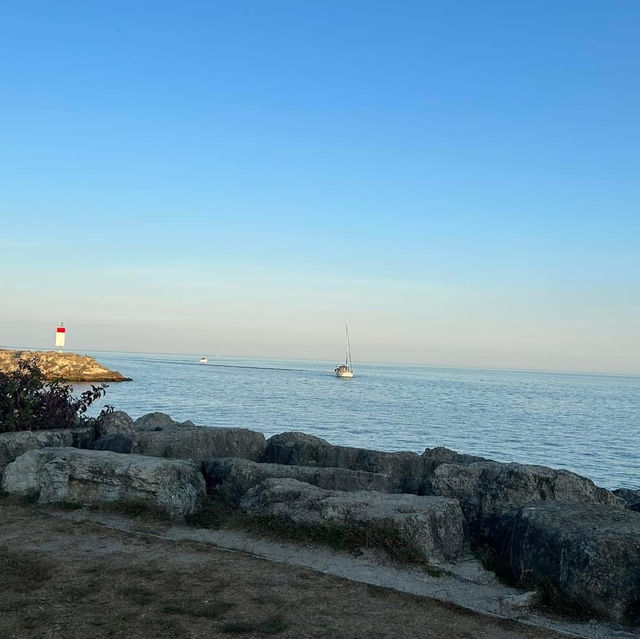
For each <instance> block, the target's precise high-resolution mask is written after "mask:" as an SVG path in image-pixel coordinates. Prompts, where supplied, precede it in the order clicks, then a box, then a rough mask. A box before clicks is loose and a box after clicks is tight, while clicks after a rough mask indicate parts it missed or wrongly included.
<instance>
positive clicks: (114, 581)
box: [0, 500, 564, 639]
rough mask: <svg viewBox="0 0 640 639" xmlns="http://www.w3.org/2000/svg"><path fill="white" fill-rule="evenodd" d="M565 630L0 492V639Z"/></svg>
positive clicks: (537, 634)
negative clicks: (57, 512)
mask: <svg viewBox="0 0 640 639" xmlns="http://www.w3.org/2000/svg"><path fill="white" fill-rule="evenodd" d="M234 636H235V637H266V636H273V637H278V638H282V639H285V638H291V639H293V638H296V639H303V638H306V637H309V638H311V637H313V638H316V637H317V638H320V637H324V638H327V639H329V638H331V639H340V638H344V639H347V638H348V639H354V638H361V639H365V638H366V639H374V638H381V639H382V638H387V637H402V638H403V639H404V638H406V639H410V638H413V637H415V638H418V637H419V638H420V639H427V638H431V637H433V638H438V637H443V638H445V637H446V638H452V639H454V638H458V637H459V638H474V639H475V638H477V639H516V638H525V637H526V638H530V639H542V638H545V639H551V638H559V637H562V636H564V635H561V634H559V633H556V632H553V631H548V630H541V629H536V628H529V627H526V626H523V625H521V624H519V623H517V622H515V621H506V620H504V621H503V620H499V619H494V618H491V617H486V616H483V615H479V614H475V613H472V612H468V611H465V610H463V609H461V608H458V607H456V606H453V605H450V604H444V603H440V602H436V601H433V600H430V599H425V598H421V597H416V596H413V595H408V594H402V593H398V592H395V591H393V590H387V589H383V588H377V587H374V586H368V585H365V584H359V583H354V582H352V581H347V580H345V579H339V578H336V577H332V576H328V575H322V574H319V573H317V572H313V571H311V570H309V569H306V568H297V567H291V566H287V565H284V564H280V563H274V562H269V561H266V560H261V559H257V558H254V557H250V556H247V555H244V554H242V553H236V552H226V551H223V550H219V549H217V548H212V547H211V546H208V545H205V544H199V543H196V542H184V541H179V542H172V541H166V540H161V539H157V538H154V537H151V536H140V535H138V536H135V535H131V534H128V533H124V532H119V531H114V530H109V529H105V528H104V527H102V526H99V525H97V524H94V523H89V522H74V521H69V520H61V519H58V518H56V517H52V516H51V515H48V514H47V513H46V511H43V510H40V509H37V508H31V507H25V506H18V505H15V504H12V503H9V502H7V501H6V500H1V501H0V637H1V638H2V639H10V638H11V639H22V638H25V639H26V638H29V639H36V638H39V639H50V638H55V639H58V638H60V639H81V638H82V639H85V638H87V637H91V638H95V639H98V638H102V637H117V638H122V639H135V638H140V637H144V638H156V637H158V638H167V639H170V638H176V639H178V638H180V639H183V638H184V639H187V638H189V639H191V638H201V637H202V638H213V637H234Z"/></svg>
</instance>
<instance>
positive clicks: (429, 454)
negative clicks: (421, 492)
mask: <svg viewBox="0 0 640 639" xmlns="http://www.w3.org/2000/svg"><path fill="white" fill-rule="evenodd" d="M422 459H423V461H424V472H425V476H429V475H431V473H433V471H434V470H435V469H436V468H437V467H438V466H440V465H441V464H462V465H463V466H468V465H469V464H473V463H475V462H483V461H491V460H490V459H486V458H485V457H476V456H475V455H467V454H465V453H457V452H456V451H455V450H451V449H450V448H444V447H443V446H439V447H437V448H425V450H424V453H422Z"/></svg>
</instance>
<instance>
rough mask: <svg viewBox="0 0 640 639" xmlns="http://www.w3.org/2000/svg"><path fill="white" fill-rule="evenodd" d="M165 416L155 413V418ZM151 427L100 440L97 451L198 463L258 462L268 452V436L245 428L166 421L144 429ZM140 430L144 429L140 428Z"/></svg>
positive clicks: (155, 422)
mask: <svg viewBox="0 0 640 639" xmlns="http://www.w3.org/2000/svg"><path fill="white" fill-rule="evenodd" d="M161 414H162V413H155V415H161ZM147 417H148V416H147ZM169 419H170V418H169ZM161 421H162V422H163V423H164V424H165V425H164V426H160V425H159V424H160V422H161ZM136 422H138V420H136ZM136 422H134V424H136ZM150 425H153V426H152V428H151V430H140V429H139V428H136V430H134V431H132V432H130V433H118V434H114V435H106V436H105V437H102V438H100V439H99V440H97V441H96V442H95V444H94V446H93V447H94V449H96V450H112V451H114V452H120V453H134V454H138V455H151V456H154V457H170V458H174V459H188V460H191V461H196V462H202V461H204V460H205V459H210V458H212V457H242V458H244V459H251V460H253V461H257V460H259V459H260V458H261V457H262V454H263V452H264V447H265V439H264V435H263V434H262V433H258V432H255V431H252V430H247V429H245V428H207V427H205V426H185V425H181V424H177V423H175V422H174V423H172V424H169V423H168V422H167V421H166V420H164V419H162V418H160V419H156V418H153V419H150V420H147V421H146V422H144V423H142V425H141V427H142V428H145V429H146V428H147V427H148V426H150ZM137 426H138V427H140V424H137ZM156 429H159V430H156Z"/></svg>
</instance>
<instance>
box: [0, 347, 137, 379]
mask: <svg viewBox="0 0 640 639" xmlns="http://www.w3.org/2000/svg"><path fill="white" fill-rule="evenodd" d="M33 358H36V359H37V361H38V366H39V368H40V370H41V371H42V373H43V375H44V379H45V380H47V381H53V380H55V379H58V380H62V381H65V382H130V381H131V378H130V377H125V376H124V375H121V374H120V373H118V372H117V371H112V370H109V369H108V368H107V367H106V366H103V365H102V364H100V363H99V362H98V361H96V360H95V359H94V358H93V357H89V356H88V355H78V354H77V353H65V352H63V353H59V352H57V351H24V350H5V349H0V373H8V372H11V371H13V370H15V369H16V368H17V366H18V362H19V361H20V360H30V359H33Z"/></svg>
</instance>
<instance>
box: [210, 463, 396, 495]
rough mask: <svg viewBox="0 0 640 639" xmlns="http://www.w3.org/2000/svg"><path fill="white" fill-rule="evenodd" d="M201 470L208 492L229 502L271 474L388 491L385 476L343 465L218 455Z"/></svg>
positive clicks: (324, 485)
mask: <svg viewBox="0 0 640 639" xmlns="http://www.w3.org/2000/svg"><path fill="white" fill-rule="evenodd" d="M202 472H203V474H204V476H205V479H206V480H207V488H208V490H209V492H213V491H216V492H219V493H220V494H221V495H222V497H223V498H224V499H225V501H228V502H231V503H238V502H239V501H240V498H241V497H242V496H243V495H244V494H245V493H246V492H247V491H248V490H249V489H250V488H253V487H254V486H257V485H258V484H260V483H261V482H263V481H264V480H265V479H270V478H272V477H276V478H277V477H281V478H285V477H288V478H291V479H297V480H298V481H302V482H306V483H307V484H313V485H314V486H318V487H320V488H326V489H328V490H344V491H357V490H377V491H380V492H391V491H390V485H389V480H388V478H387V477H386V476H385V475H381V474H379V473H368V472H366V471H364V470H349V469H347V468H318V467H313V466H287V465H284V464H259V463H256V462H252V461H249V460H247V459H233V458H222V459H208V460H206V461H205V462H204V463H203V464H202Z"/></svg>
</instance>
